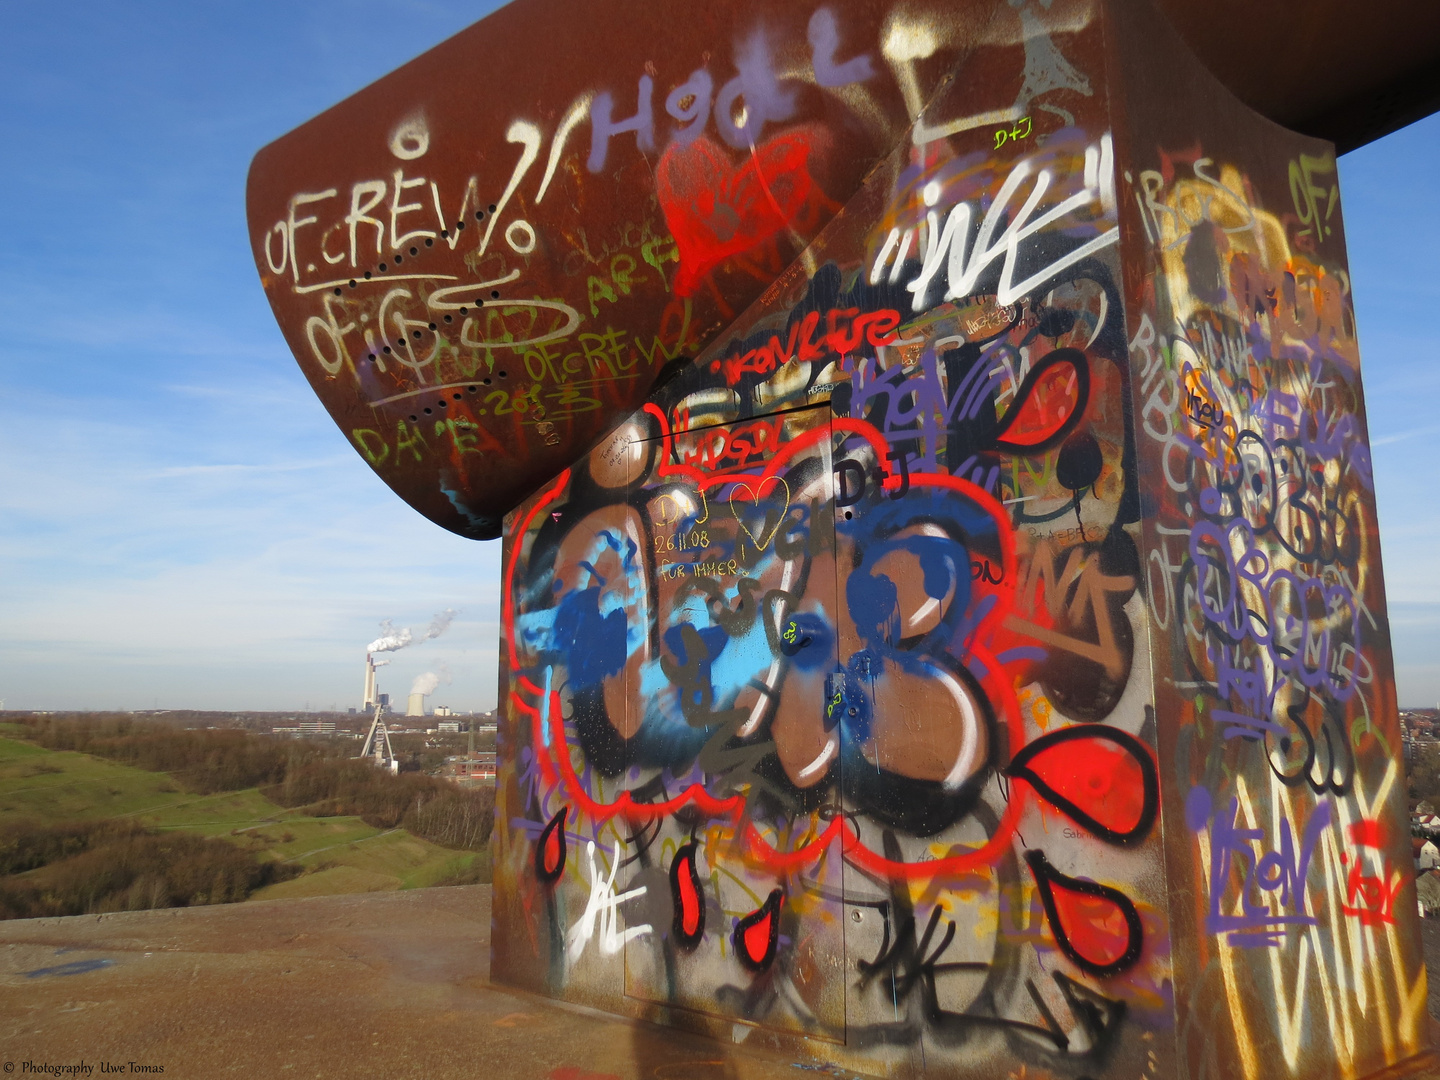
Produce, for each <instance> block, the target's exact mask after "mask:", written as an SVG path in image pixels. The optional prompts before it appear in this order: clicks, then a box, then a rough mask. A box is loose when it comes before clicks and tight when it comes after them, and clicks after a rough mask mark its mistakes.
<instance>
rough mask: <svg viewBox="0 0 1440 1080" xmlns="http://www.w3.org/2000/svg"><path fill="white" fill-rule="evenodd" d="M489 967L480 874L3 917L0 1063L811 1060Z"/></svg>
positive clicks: (312, 1066)
mask: <svg viewBox="0 0 1440 1080" xmlns="http://www.w3.org/2000/svg"><path fill="white" fill-rule="evenodd" d="M489 969H490V887H489V886H488V885H478V886H469V887H460V888H440V889H417V890H414V891H410V892H392V893H371V894H367V895H360V896H329V897H316V898H313V899H305V900H275V901H268V902H263V903H247V904H231V905H225V906H220V907H207V908H181V909H169V910H162V911H140V912H130V913H125V914H117V915H101V916H93V915H91V916H79V917H75V918H66V919H27V920H17V921H12V922H0V1069H3V1068H5V1064H4V1063H6V1062H12V1063H14V1065H15V1070H14V1072H13V1073H8V1074H4V1073H0V1076H3V1075H13V1076H16V1077H22V1076H25V1075H32V1076H33V1075H38V1074H36V1073H34V1072H30V1073H27V1072H26V1071H25V1070H24V1067H23V1063H24V1062H25V1061H27V1060H28V1061H31V1062H34V1063H35V1064H36V1065H39V1064H41V1063H48V1064H50V1065H52V1066H55V1065H70V1064H79V1063H80V1062H81V1061H82V1059H83V1061H84V1062H85V1063H86V1064H87V1065H90V1066H92V1067H93V1069H94V1071H93V1072H92V1073H90V1074H88V1075H91V1076H98V1075H102V1074H101V1070H100V1063H101V1062H102V1061H104V1062H108V1063H121V1062H124V1063H127V1064H126V1067H125V1075H132V1074H131V1071H130V1069H129V1066H128V1062H131V1061H134V1062H135V1063H136V1064H138V1065H159V1066H163V1067H164V1070H165V1071H164V1075H165V1076H167V1077H183V1078H191V1077H197V1078H204V1077H212V1076H214V1077H219V1076H234V1075H239V1076H247V1077H346V1078H352V1077H356V1076H362V1075H363V1076H375V1077H426V1078H448V1077H483V1078H485V1080H507V1078H510V1077H514V1078H516V1080H779V1078H781V1077H784V1078H786V1080H799V1078H800V1077H802V1076H805V1075H808V1074H807V1073H803V1072H801V1071H799V1070H797V1068H795V1067H794V1066H793V1065H792V1064H791V1063H790V1062H789V1061H787V1060H781V1059H777V1058H773V1057H767V1056H765V1055H764V1053H763V1051H753V1050H741V1049H739V1048H737V1047H734V1046H723V1045H721V1044H719V1043H714V1042H710V1041H707V1040H704V1039H700V1038H695V1037H690V1036H686V1035H684V1034H681V1033H678V1032H675V1031H673V1030H668V1029H662V1028H658V1027H651V1026H648V1025H644V1024H635V1023H631V1022H628V1021H625V1020H619V1019H615V1018H613V1017H608V1016H602V1015H601V1014H599V1013H590V1012H587V1011H577V1010H573V1009H568V1008H561V1007H557V1006H555V1005H553V1004H551V1003H548V1002H546V1001H544V1000H542V999H540V998H536V997H533V996H530V995H526V994H523V993H520V992H516V991H510V990H506V989H502V988H499V987H494V986H491V985H490V983H489V974H490V971H489ZM812 1068H813V1067H812ZM836 1074H837V1075H848V1074H845V1073H842V1072H841V1071H840V1070H836ZM52 1075H53V1074H52ZM62 1075H63V1074H62ZM80 1075H86V1074H80Z"/></svg>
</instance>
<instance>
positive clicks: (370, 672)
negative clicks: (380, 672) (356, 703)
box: [364, 652, 375, 712]
mask: <svg viewBox="0 0 1440 1080" xmlns="http://www.w3.org/2000/svg"><path fill="white" fill-rule="evenodd" d="M373 708H375V658H374V657H373V656H371V655H370V654H369V653H368V652H367V653H366V654H365V704H364V709H365V710H366V711H367V712H368V711H369V710H371V709H373Z"/></svg>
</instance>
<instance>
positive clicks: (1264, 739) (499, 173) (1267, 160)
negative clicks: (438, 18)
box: [248, 0, 1440, 1080]
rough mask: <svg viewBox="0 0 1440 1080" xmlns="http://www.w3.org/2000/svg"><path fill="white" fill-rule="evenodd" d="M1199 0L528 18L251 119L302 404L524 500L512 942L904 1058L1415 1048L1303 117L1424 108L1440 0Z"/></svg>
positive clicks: (509, 558) (602, 992)
mask: <svg viewBox="0 0 1440 1080" xmlns="http://www.w3.org/2000/svg"><path fill="white" fill-rule="evenodd" d="M1247 10H1248V9H1247ZM1214 11H1215V9H1214V8H1205V9H1203V10H1202V9H1201V8H1200V7H1199V6H1198V5H1193V4H1189V3H1182V2H1181V0H1170V2H1169V3H1167V4H1162V5H1161V10H1156V9H1155V8H1152V7H1151V6H1149V4H1147V3H1143V2H1139V0H970V2H966V3H959V4H939V3H935V2H927V0H920V2H918V3H903V4H901V3H891V2H889V0H833V2H828V3H814V4H806V5H786V6H783V7H779V8H777V7H776V6H774V5H765V4H760V3H756V2H752V0H737V2H735V3H731V4H728V5H725V6H723V7H720V8H714V9H707V10H703V11H694V12H690V11H687V12H685V14H684V15H683V17H681V16H678V15H677V14H676V12H675V10H674V8H673V5H665V4H661V3H658V2H655V0H645V2H626V3H621V2H619V0H601V2H598V3H594V4H589V5H586V6H585V7H583V8H576V7H575V6H573V5H567V4H561V3H558V2H555V0H519V2H517V3H514V4H512V5H510V6H508V7H506V8H503V9H501V10H500V11H498V12H497V13H495V14H494V15H492V16H490V17H489V18H487V19H485V20H483V21H482V22H480V23H477V24H476V25H475V26H473V27H471V28H470V29H468V30H466V31H464V32H462V33H461V34H458V35H456V36H455V37H454V38H452V39H451V40H449V41H447V42H445V43H443V44H441V45H440V46H438V47H436V48H435V49H433V50H431V51H430V52H429V53H426V54H425V55H423V56H421V57H419V58H417V59H416V60H414V61H412V62H411V63H409V64H407V65H405V66H404V67H402V68H400V69H399V70H398V71H396V72H395V73H393V74H391V75H390V76H387V77H386V78H385V79H383V80H381V81H380V82H378V83H376V84H374V85H373V86H371V87H369V88H367V89H365V90H363V91H361V92H360V93H358V94H356V95H355V96H354V97H352V98H350V99H348V100H347V101H345V102H343V103H341V104H340V105H338V106H336V107H335V108H334V109H332V110H330V111H329V112H327V113H324V114H322V115H321V116H319V117H317V118H316V119H315V120H313V121H311V122H310V123H308V124H306V125H304V126H303V127H301V128H299V129H297V130H296V131H295V132H292V133H291V134H289V135H287V136H285V137H284V138H282V139H280V140H279V141H277V142H275V143H273V144H271V145H270V146H268V147H266V148H265V149H264V150H262V151H261V152H260V154H259V155H257V157H256V160H255V164H254V166H253V167H252V171H251V177H250V184H249V196H248V197H249V215H250V224H251V234H252V242H253V245H254V253H255V259H256V265H257V267H258V269H259V272H260V275H261V278H262V280H263V282H264V284H265V288H266V292H267V295H268V297H269V298H270V301H271V303H272V305H273V307H274V310H275V313H276V317H277V319H278V320H279V323H280V326H281V328H282V330H283V331H284V333H285V335H286V338H287V340H288V342H289V343H290V345H291V347H292V348H293V349H294V351H295V355H296V357H297V359H298V361H299V363H300V366H301V368H302V370H304V371H305V373H306V375H307V377H308V378H309V380H310V382H311V385H312V386H313V387H314V388H315V390H316V392H317V394H318V395H319V396H320V398H321V400H322V401H323V402H324V403H325V405H326V408H327V409H328V410H329V411H330V413H331V415H332V416H333V417H334V418H335V420H336V422H337V423H338V424H339V425H340V426H341V428H342V430H344V431H345V433H346V435H347V437H349V438H350V439H351V441H352V443H353V445H354V446H355V448H356V450H357V452H358V453H359V454H360V455H362V457H363V458H364V459H365V460H366V461H367V462H368V464H369V465H370V466H371V467H372V468H373V469H374V470H375V471H376V472H377V474H378V475H379V476H381V478H382V479H384V480H385V482H386V483H387V484H389V485H390V486H391V487H392V488H393V489H394V490H395V491H396V493H397V494H399V495H400V496H401V497H402V498H404V499H405V500H406V501H407V502H408V503H410V505H412V506H414V507H415V508H416V509H417V510H419V511H420V512H421V513H423V514H425V515H426V516H427V517H429V518H430V519H431V520H433V521H435V522H436V523H438V524H440V525H442V526H444V527H445V528H448V529H451V530H453V531H455V532H458V533H460V534H462V535H466V536H471V537H474V538H477V539H486V538H492V537H496V536H501V535H503V537H504V546H503V585H502V588H503V594H502V633H501V649H500V653H501V665H500V666H501V671H500V703H501V704H500V708H501V716H502V722H501V731H500V740H499V763H498V772H499V776H498V791H497V814H498V819H497V827H496V832H495V837H496V839H495V851H494V855H495V861H494V865H495V896H494V913H495V915H494V917H495V934H494V939H493V940H494V944H493V965H492V972H493V977H494V978H496V979H498V980H501V981H504V982H507V983H510V984H513V985H518V986H523V987H526V988H529V989H532V990H535V991H537V992H541V993H545V994H549V995H552V996H554V997H557V998H562V999H565V1000H568V1001H572V1002H575V1003H579V1004H585V1005H590V1006H594V1007H598V1008H602V1009H605V1010H609V1011H611V1012H615V1013H620V1014H624V1015H630V1016H635V1017H642V1018H647V1019H652V1020H657V1021H661V1022H664V1023H669V1024H674V1025H678V1026H683V1027H687V1028H690V1029H692V1030H696V1031H701V1032H704V1033H707V1034H710V1035H712V1036H715V1037H717V1038H719V1039H721V1040H724V1041H727V1042H728V1041H734V1042H740V1041H745V1042H749V1043H751V1044H754V1045H764V1046H769V1047H772V1048H777V1049H780V1050H783V1051H784V1052H787V1053H793V1054H795V1055H798V1056H800V1057H802V1058H803V1059H805V1063H809V1062H815V1063H820V1062H827V1063H831V1064H833V1065H834V1066H838V1067H841V1068H845V1069H854V1070H857V1071H861V1072H866V1073H871V1074H876V1075H896V1076H912V1075H919V1074H921V1073H925V1074H932V1073H933V1074H937V1075H943V1076H954V1077H957V1078H960V1077H977V1078H978V1077H995V1076H1009V1077H1014V1078H1017V1080H1019V1078H1029V1077H1065V1078H1071V1080H1081V1078H1083V1077H1090V1078H1092V1080H1093V1078H1098V1077H1102V1076H1103V1077H1115V1078H1120V1077H1147V1078H1160V1077H1187V1078H1195V1080H1200V1078H1214V1077H1244V1078H1246V1080H1260V1078H1262V1077H1263V1078H1266V1080H1268V1078H1270V1077H1273V1076H1287V1077H1296V1078H1300V1077H1304V1078H1307V1080H1308V1078H1311V1077H1336V1078H1341V1077H1346V1078H1348V1077H1379V1076H1382V1075H1383V1076H1400V1075H1409V1074H1419V1073H1423V1072H1427V1071H1433V1070H1434V1068H1435V1059H1434V1055H1433V1052H1432V1050H1431V1044H1430V1036H1429V1028H1428V1025H1427V1015H1426V980H1425V971H1424V966H1423V964H1422V963H1421V959H1420V950H1419V928H1418V923H1417V914H1416V899H1415V892H1414V873H1413V867H1412V866H1411V865H1410V853H1409V846H1408V824H1407V820H1406V813H1405V804H1404V789H1405V782H1404V762H1403V759H1402V757H1401V743H1400V735H1399V722H1398V715H1397V709H1396V701H1395V689H1394V675H1393V669H1392V664H1391V659H1390V650H1389V628H1388V623H1387V619H1386V606H1385V595H1384V588H1383V583H1382V577H1381V563H1380V547H1379V535H1378V526H1377V522H1376V514H1375V500H1374V485H1373V478H1372V476H1371V468H1370V457H1369V440H1368V433H1367V428H1366V420H1365V413H1364V402H1363V393H1362V389H1361V381H1360V354H1359V345H1358V341H1357V338H1356V331H1355V323H1354V307H1353V302H1352V299H1351V296H1350V288H1349V277H1348V268H1347V262H1346V254H1345V236H1344V219H1343V212H1342V208H1341V198H1340V190H1339V185H1338V177H1337V172H1336V165H1335V157H1334V146H1333V145H1332V144H1331V143H1329V142H1326V141H1323V140H1322V139H1317V138H1314V137H1312V135H1311V134H1299V133H1297V132H1296V131H1293V130H1288V129H1286V128H1285V127H1282V126H1280V125H1279V124H1278V123H1276V122H1275V121H1276V120H1284V121H1286V122H1288V123H1290V124H1291V125H1294V126H1296V127H1299V128H1301V129H1303V130H1305V131H1308V132H1311V133H1312V134H1313V133H1317V132H1318V133H1320V134H1331V135H1333V136H1335V137H1336V138H1337V139H1340V140H1341V141H1342V142H1344V143H1345V144H1346V145H1353V144H1354V143H1356V142H1358V141H1363V140H1364V139H1365V138H1369V137H1373V136H1374V135H1376V134H1378V133H1381V132H1383V131H1384V130H1387V129H1389V128H1391V127H1393V126H1394V125H1395V124H1396V123H1398V122H1400V121H1402V120H1403V119H1404V118H1406V117H1408V116H1412V115H1413V114H1414V112H1415V111H1416V110H1418V109H1422V108H1425V107H1426V105H1427V103H1428V102H1429V101H1431V100H1432V98H1431V97H1430V96H1428V95H1431V92H1432V90H1433V89H1434V87H1433V77H1432V74H1431V72H1432V70H1433V68H1432V67H1429V66H1427V62H1428V61H1430V60H1433V59H1434V57H1435V55H1436V51H1437V50H1436V44H1437V42H1440V25H1437V23H1436V22H1435V21H1434V19H1433V18H1432V17H1431V16H1430V15H1429V14H1425V15H1423V16H1422V15H1414V17H1413V20H1412V23H1413V25H1411V26H1409V27H1408V29H1409V31H1410V33H1409V36H1408V37H1407V39H1406V40H1405V42H1403V43H1399V44H1396V43H1393V42H1392V43H1391V44H1389V45H1386V44H1385V39H1384V37H1383V34H1382V33H1381V32H1380V31H1379V30H1377V29H1376V28H1375V27H1373V26H1370V25H1368V24H1367V26H1366V27H1363V28H1359V29H1357V30H1356V31H1355V32H1354V33H1353V34H1352V35H1351V40H1350V41H1349V42H1348V43H1347V45H1346V46H1338V45H1336V44H1335V42H1334V41H1333V40H1332V39H1333V33H1332V34H1331V35H1330V36H1326V35H1323V34H1321V35H1318V36H1317V35H1315V34H1314V30H1315V27H1317V26H1318V27H1321V28H1322V29H1323V28H1324V27H1326V26H1329V27H1330V28H1331V29H1332V31H1333V30H1334V29H1335V28H1337V27H1340V26H1341V21H1342V19H1343V18H1344V16H1345V13H1344V12H1342V11H1341V10H1340V9H1339V7H1338V6H1335V5H1330V6H1325V5H1320V6H1315V7H1311V8H1305V9H1301V8H1300V7H1298V6H1296V5H1289V4H1282V5H1277V6H1274V7H1272V8H1270V9H1267V10H1266V11H1265V12H1264V13H1262V14H1260V15H1258V16H1256V20H1255V21H1253V22H1251V23H1248V24H1247V26H1246V31H1247V32H1246V33H1241V34H1238V36H1237V37H1236V38H1235V40H1233V41H1232V40H1231V39H1230V38H1228V37H1226V36H1225V33H1224V27H1223V25H1222V24H1220V23H1218V22H1217V21H1215V20H1212V19H1207V14H1206V13H1213V12H1214ZM1385 11H1386V9H1385V8H1384V6H1383V5H1382V6H1381V7H1379V8H1376V9H1375V12H1376V14H1377V15H1379V16H1383V15H1384V13H1385ZM1162 12H1163V13H1162ZM1167 15H1168V16H1169V17H1168V18H1167ZM1237 18H1238V16H1237ZM1287 19H1289V20H1292V21H1293V20H1300V21H1301V22H1302V23H1303V25H1304V26H1305V27H1307V28H1308V29H1306V30H1305V31H1304V32H1303V33H1302V32H1300V31H1293V32H1292V30H1291V29H1290V27H1291V25H1292V22H1291V21H1287ZM1421 19H1431V22H1430V23H1429V24H1428V25H1427V24H1425V23H1423V22H1421V21H1419V20H1421ZM1326 20H1329V22H1328V23H1327V22H1326ZM1242 21H1243V20H1242ZM1381 21H1382V22H1383V19H1381ZM1177 26H1178V27H1179V30H1178V31H1177V29H1176V27H1177ZM1307 34H1309V35H1310V36H1308V37H1307V36H1306V35H1307ZM540 38H543V40H544V42H545V44H546V47H547V49H548V55H549V57H550V59H548V60H547V61H546V63H545V65H544V67H543V70H542V69H541V68H538V67H537V66H536V63H535V61H534V58H533V53H532V52H531V51H530V50H528V49H526V48H522V47H521V43H523V42H528V41H532V40H536V39H540ZM1277 43H1278V44H1285V43H1289V44H1290V47H1289V48H1280V47H1277ZM1367 43H1368V44H1367ZM1332 48H1348V49H1349V50H1350V52H1351V53H1352V54H1353V56H1354V62H1353V63H1351V64H1350V65H1349V66H1348V67H1340V68H1337V69H1336V70H1335V72H1334V78H1331V79H1328V80H1326V81H1325V82H1324V85H1318V84H1317V85H1313V86H1301V85H1299V84H1298V83H1297V82H1296V79H1295V78H1294V77H1292V76H1296V74H1297V73H1303V72H1304V70H1305V67H1304V64H1305V60H1304V56H1306V55H1308V56H1310V57H1311V58H1313V57H1314V56H1323V55H1326V53H1325V50H1328V49H1332ZM1385 48H1389V49H1390V50H1391V51H1390V52H1389V53H1388V54H1386V56H1388V58H1389V63H1388V64H1385V63H1380V62H1379V61H1377V59H1376V57H1377V56H1378V55H1379V54H1380V53H1382V52H1383V51H1384V49H1385ZM1367 50H1368V51H1367ZM1197 54H1198V56H1199V57H1200V59H1197ZM1261 58H1264V59H1265V61H1266V64H1267V65H1268V66H1264V67H1263V69H1262V67H1260V66H1259V65H1260V60H1261ZM1202 61H1203V62H1202ZM1215 72H1218V73H1219V74H1220V75H1221V76H1222V77H1223V78H1224V81H1223V82H1222V81H1220V80H1218V79H1217V78H1216V74H1215ZM1377 95H1379V97H1377ZM1386 95H1388V96H1386ZM1367 96H1368V98H1369V99H1371V100H1372V103H1373V102H1378V104H1374V105H1373V107H1369V106H1366V105H1365V104H1364V102H1365V101H1366V100H1367ZM1257 109H1259V110H1263V112H1257V111H1256V110H1257ZM812 1067H816V1068H819V1067H822V1066H821V1065H819V1064H815V1065H813V1066H812Z"/></svg>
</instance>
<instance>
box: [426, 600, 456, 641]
mask: <svg viewBox="0 0 1440 1080" xmlns="http://www.w3.org/2000/svg"><path fill="white" fill-rule="evenodd" d="M459 614H460V613H459V612H458V611H456V610H455V609H454V608H448V607H447V608H446V609H445V610H444V611H442V612H440V614H438V615H436V616H435V617H434V618H433V619H431V620H430V628H429V629H428V630H426V631H425V633H424V634H422V635H421V636H420V640H421V641H429V640H430V639H431V638H437V637H439V636H440V635H441V634H443V633H444V632H445V631H446V630H448V629H450V624H451V623H452V622H454V621H455V616H456V615H459Z"/></svg>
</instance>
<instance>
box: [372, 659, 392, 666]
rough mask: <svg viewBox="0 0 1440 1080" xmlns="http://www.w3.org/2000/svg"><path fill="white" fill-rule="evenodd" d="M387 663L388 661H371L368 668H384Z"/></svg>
mask: <svg viewBox="0 0 1440 1080" xmlns="http://www.w3.org/2000/svg"><path fill="white" fill-rule="evenodd" d="M388 663H390V661H389V660H371V661H370V666H371V667H384V666H385V665H386V664H388Z"/></svg>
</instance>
